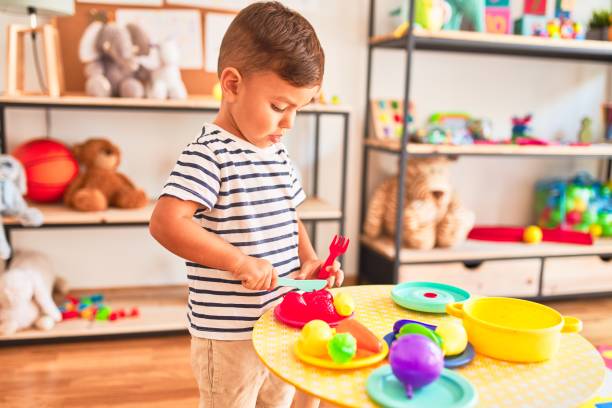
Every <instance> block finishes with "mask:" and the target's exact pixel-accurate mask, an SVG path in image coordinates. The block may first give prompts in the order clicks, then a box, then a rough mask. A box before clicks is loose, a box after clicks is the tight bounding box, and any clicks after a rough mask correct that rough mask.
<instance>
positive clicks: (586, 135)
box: [578, 116, 593, 144]
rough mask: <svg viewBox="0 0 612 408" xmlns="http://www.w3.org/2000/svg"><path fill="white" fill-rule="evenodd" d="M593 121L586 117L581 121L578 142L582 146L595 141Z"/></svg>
mask: <svg viewBox="0 0 612 408" xmlns="http://www.w3.org/2000/svg"><path fill="white" fill-rule="evenodd" d="M592 123H593V121H592V120H591V118H589V117H588V116H587V117H584V118H582V120H581V121H580V130H579V131H578V142H579V143H581V144H590V143H591V142H592V141H593V130H592V129H591V124H592Z"/></svg>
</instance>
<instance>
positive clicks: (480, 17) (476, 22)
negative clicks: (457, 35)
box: [444, 0, 485, 32]
mask: <svg viewBox="0 0 612 408" xmlns="http://www.w3.org/2000/svg"><path fill="white" fill-rule="evenodd" d="M446 2H447V3H448V4H449V5H450V8H451V17H450V20H449V21H448V22H447V23H446V24H445V25H444V29H445V30H460V29H461V23H462V21H463V18H464V17H465V19H466V20H467V21H468V22H469V24H470V25H471V26H472V28H473V30H474V31H480V32H484V31H485V2H484V0H446Z"/></svg>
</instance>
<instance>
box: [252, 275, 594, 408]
mask: <svg viewBox="0 0 612 408" xmlns="http://www.w3.org/2000/svg"><path fill="white" fill-rule="evenodd" d="M392 287H393V286H391V285H364V286H352V287H345V288H341V289H334V290H332V292H333V293H338V291H342V292H347V293H349V294H350V295H351V296H352V297H353V299H354V301H355V307H356V308H355V315H354V318H355V319H357V320H359V321H360V322H361V323H363V324H364V325H365V326H367V327H368V328H369V329H370V330H371V331H372V332H373V333H374V334H375V335H377V336H379V337H380V338H381V339H382V338H383V337H384V336H385V335H386V334H387V333H389V332H391V331H393V323H395V321H397V320H399V319H413V320H419V321H422V322H425V323H430V324H433V325H437V324H439V323H440V322H443V321H449V320H455V321H459V320H457V319H456V318H454V317H451V316H449V315H447V314H432V313H422V312H416V311H412V310H408V309H404V308H402V307H400V306H398V305H396V304H395V303H394V302H393V301H392V299H391V289H392ZM299 334H300V330H299V329H296V328H292V327H288V326H286V325H284V324H282V323H279V322H278V321H277V320H276V319H275V318H274V313H273V310H269V311H267V312H266V313H265V314H264V315H263V316H261V318H260V319H259V320H258V321H257V323H256V324H255V329H254V331H253V344H254V346H255V350H256V352H257V354H258V356H259V358H260V359H261V360H262V361H263V363H264V364H265V365H266V366H267V367H268V368H269V369H270V370H271V371H272V372H274V373H275V374H276V375H278V376H279V377H280V378H282V379H283V380H284V381H286V382H288V383H290V384H293V385H294V386H295V387H296V388H297V389H299V390H301V391H303V392H304V393H306V394H309V395H311V396H314V397H317V398H320V399H321V400H324V401H327V402H329V403H332V404H336V405H338V406H342V407H360V408H361V407H376V406H378V405H377V404H376V403H375V402H374V401H372V400H371V399H370V398H369V397H368V394H367V392H366V382H367V379H368V377H369V376H370V375H371V374H372V372H374V371H375V370H376V369H378V368H380V367H381V366H383V365H385V364H388V361H387V360H384V361H382V362H380V363H377V364H374V365H371V366H368V367H364V368H359V369H354V370H334V369H326V368H321V367H315V366H312V365H309V364H307V363H303V362H302V361H300V360H299V359H298V358H297V357H296V356H295V354H294V351H293V349H294V346H295V343H296V341H297V339H298V337H299ZM453 371H454V372H456V373H458V374H460V375H461V376H463V378H465V379H467V380H468V381H469V382H470V383H471V384H472V385H473V386H474V388H475V389H476V392H477V394H478V402H477V406H478V407H512V408H517V407H530V408H536V407H574V406H577V405H579V404H580V403H583V402H585V401H587V400H589V399H590V398H591V397H593V396H594V395H595V393H596V392H597V391H598V389H599V387H600V386H601V385H602V384H603V381H604V376H605V366H604V363H603V360H602V358H601V356H600V355H599V353H598V352H597V350H596V349H595V347H593V346H592V345H591V344H590V343H589V342H588V341H587V340H586V339H584V338H583V337H582V336H580V335H579V334H575V333H567V334H563V335H562V338H561V345H560V347H559V351H558V352H557V353H556V354H555V355H554V356H553V358H551V359H550V360H548V361H546V362H543V363H528V364H525V363H522V364H521V363H510V362H505V361H500V360H495V359H492V358H488V357H485V356H482V355H480V354H476V357H475V359H474V360H473V361H472V362H471V363H470V364H468V365H467V366H464V367H461V368H458V369H455V370H453Z"/></svg>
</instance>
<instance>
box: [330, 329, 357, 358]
mask: <svg viewBox="0 0 612 408" xmlns="http://www.w3.org/2000/svg"><path fill="white" fill-rule="evenodd" d="M327 352H328V354H329V356H330V357H331V359H332V360H333V361H334V363H338V364H345V363H348V362H349V361H351V360H352V359H353V357H355V354H356V353H357V340H355V337H353V336H352V335H351V334H350V333H338V334H336V335H334V337H332V339H331V340H330V341H329V342H328V343H327Z"/></svg>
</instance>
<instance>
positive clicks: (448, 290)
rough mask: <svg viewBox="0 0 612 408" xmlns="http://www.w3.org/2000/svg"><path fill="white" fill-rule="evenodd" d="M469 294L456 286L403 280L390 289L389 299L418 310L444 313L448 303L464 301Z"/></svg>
mask: <svg viewBox="0 0 612 408" xmlns="http://www.w3.org/2000/svg"><path fill="white" fill-rule="evenodd" d="M469 298H470V294H469V293H468V292H466V291H465V290H463V289H459V288H458V287H455V286H451V285H445V284H443V283H435V282H405V283H400V284H399V285H395V286H394V287H393V289H391V299H393V301H394V302H395V303H397V304H398V305H400V306H401V307H404V308H406V309H410V310H416V311H418V312H428V313H446V305H447V304H448V303H455V302H464V301H466V300H468V299H469Z"/></svg>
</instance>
